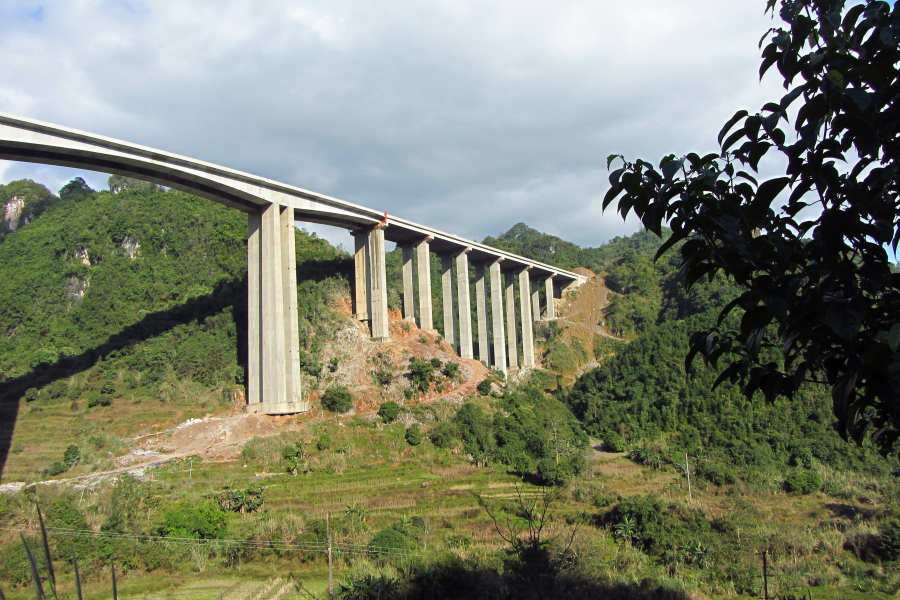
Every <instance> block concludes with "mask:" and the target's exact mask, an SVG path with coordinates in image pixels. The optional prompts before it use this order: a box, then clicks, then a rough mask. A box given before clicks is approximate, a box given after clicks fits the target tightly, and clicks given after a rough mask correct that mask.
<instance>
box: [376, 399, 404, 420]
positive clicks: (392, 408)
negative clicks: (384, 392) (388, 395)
mask: <svg viewBox="0 0 900 600" xmlns="http://www.w3.org/2000/svg"><path fill="white" fill-rule="evenodd" d="M399 414H400V405H399V404H397V403H396V402H394V401H393V400H388V401H387V402H385V403H384V404H382V405H381V406H379V407H378V416H379V417H381V420H382V421H384V422H385V423H393V422H394V421H396V420H397V415H399Z"/></svg>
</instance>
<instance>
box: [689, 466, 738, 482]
mask: <svg viewBox="0 0 900 600" xmlns="http://www.w3.org/2000/svg"><path fill="white" fill-rule="evenodd" d="M696 473H697V476H698V477H699V478H701V479H705V480H706V481H708V482H709V483H711V484H713V485H717V486H719V487H721V486H723V485H729V484H732V483H734V482H735V481H737V474H736V473H735V471H734V468H733V467H731V466H730V465H727V464H725V463H724V462H721V461H718V460H706V461H703V462H700V463H698V464H697V468H696Z"/></svg>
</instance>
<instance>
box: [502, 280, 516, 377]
mask: <svg viewBox="0 0 900 600" xmlns="http://www.w3.org/2000/svg"><path fill="white" fill-rule="evenodd" d="M503 275H504V279H505V284H506V285H505V286H504V287H505V288H506V289H505V293H506V337H507V339H508V343H509V345H508V347H507V349H506V351H507V352H508V353H509V355H508V356H509V368H510V369H517V368H519V342H518V340H517V339H516V288H515V283H514V282H515V275H513V274H512V273H509V272H506V273H504V274H503Z"/></svg>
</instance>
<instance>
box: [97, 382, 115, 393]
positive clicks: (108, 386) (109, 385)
mask: <svg viewBox="0 0 900 600" xmlns="http://www.w3.org/2000/svg"><path fill="white" fill-rule="evenodd" d="M100 392H101V393H103V394H115V393H116V382H115V381H104V382H103V387H101V388H100Z"/></svg>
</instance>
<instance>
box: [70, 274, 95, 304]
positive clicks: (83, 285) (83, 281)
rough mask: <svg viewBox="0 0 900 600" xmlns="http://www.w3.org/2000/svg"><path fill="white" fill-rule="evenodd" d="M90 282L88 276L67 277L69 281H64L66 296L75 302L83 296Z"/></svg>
mask: <svg viewBox="0 0 900 600" xmlns="http://www.w3.org/2000/svg"><path fill="white" fill-rule="evenodd" d="M90 283H91V280H90V278H89V277H85V278H81V277H69V281H68V282H67V283H66V297H67V298H68V299H69V300H74V301H75V302H78V301H80V300H81V299H82V298H84V293H85V292H86V291H87V289H88V286H89V285H90Z"/></svg>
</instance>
